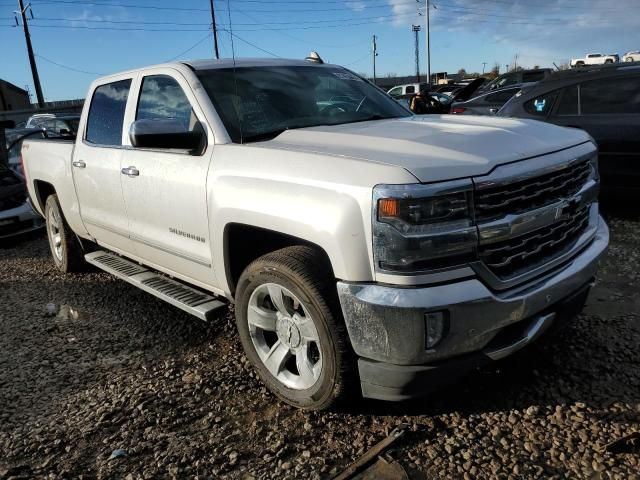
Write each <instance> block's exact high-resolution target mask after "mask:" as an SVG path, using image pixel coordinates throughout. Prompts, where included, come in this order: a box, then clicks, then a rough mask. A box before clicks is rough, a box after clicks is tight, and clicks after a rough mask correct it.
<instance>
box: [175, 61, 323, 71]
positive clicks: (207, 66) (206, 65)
mask: <svg viewBox="0 0 640 480" xmlns="http://www.w3.org/2000/svg"><path fill="white" fill-rule="evenodd" d="M180 63H182V64H184V65H187V66H189V67H191V68H192V69H194V70H213V69H216V68H232V67H233V66H234V65H235V66H236V67H295V66H307V67H308V66H318V67H322V66H324V65H326V64H319V63H313V62H309V61H307V60H294V59H289V58H236V59H235V62H234V60H233V59H232V58H221V59H220V60H211V59H206V60H185V61H183V62H180Z"/></svg>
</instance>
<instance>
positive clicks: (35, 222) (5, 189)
mask: <svg viewBox="0 0 640 480" xmlns="http://www.w3.org/2000/svg"><path fill="white" fill-rule="evenodd" d="M43 227H44V221H43V220H42V217H41V216H40V215H38V214H37V213H36V212H35V211H34V210H33V208H32V207H31V203H30V202H29V200H28V198H27V188H26V185H25V184H24V179H23V178H21V177H20V176H18V175H17V174H16V173H15V172H14V171H12V170H11V169H10V168H8V167H7V166H6V165H3V164H2V163H1V162H0V240H5V239H7V238H10V237H14V236H16V235H20V234H23V233H27V232H31V231H33V230H38V229H41V228H43Z"/></svg>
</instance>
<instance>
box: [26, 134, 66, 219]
mask: <svg viewBox="0 0 640 480" xmlns="http://www.w3.org/2000/svg"><path fill="white" fill-rule="evenodd" d="M74 146H75V141H74V140H73V139H66V138H55V139H53V138H47V139H28V140H25V141H24V143H23V144H22V161H23V163H24V171H25V176H26V179H27V187H28V189H29V196H30V198H31V199H32V202H33V207H34V208H35V209H36V210H37V211H38V212H39V213H40V214H42V215H44V202H45V201H46V198H40V195H39V190H40V187H41V186H42V185H43V184H46V183H48V184H50V185H52V186H53V185H55V186H56V187H55V190H56V193H57V194H58V197H59V199H60V204H61V205H63V206H65V205H67V206H72V205H73V206H75V205H77V199H76V195H75V189H74V187H73V177H72V172H71V161H72V158H73V149H74ZM34 179H37V182H36V181H35V180H34Z"/></svg>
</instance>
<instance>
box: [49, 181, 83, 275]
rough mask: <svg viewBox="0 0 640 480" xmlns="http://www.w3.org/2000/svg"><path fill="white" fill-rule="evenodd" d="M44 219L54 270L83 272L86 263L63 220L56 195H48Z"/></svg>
mask: <svg viewBox="0 0 640 480" xmlns="http://www.w3.org/2000/svg"><path fill="white" fill-rule="evenodd" d="M44 217H45V220H46V223H47V238H48V239H49V248H50V249H51V256H52V257H53V262H54V263H55V265H56V268H57V269H58V270H60V271H61V272H63V273H69V272H80V271H82V270H84V268H85V266H86V262H85V260H84V255H83V251H82V246H81V245H80V242H79V241H78V238H77V237H76V235H75V234H74V233H73V231H72V230H71V228H70V227H69V225H68V224H67V221H66V219H65V218H64V215H63V213H62V209H61V208H60V203H59V202H58V196H57V195H55V194H53V195H49V197H48V198H47V202H46V203H45V207H44Z"/></svg>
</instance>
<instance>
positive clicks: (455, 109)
mask: <svg viewBox="0 0 640 480" xmlns="http://www.w3.org/2000/svg"><path fill="white" fill-rule="evenodd" d="M465 110H466V108H464V107H453V108H452V109H451V113H464V112H465Z"/></svg>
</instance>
